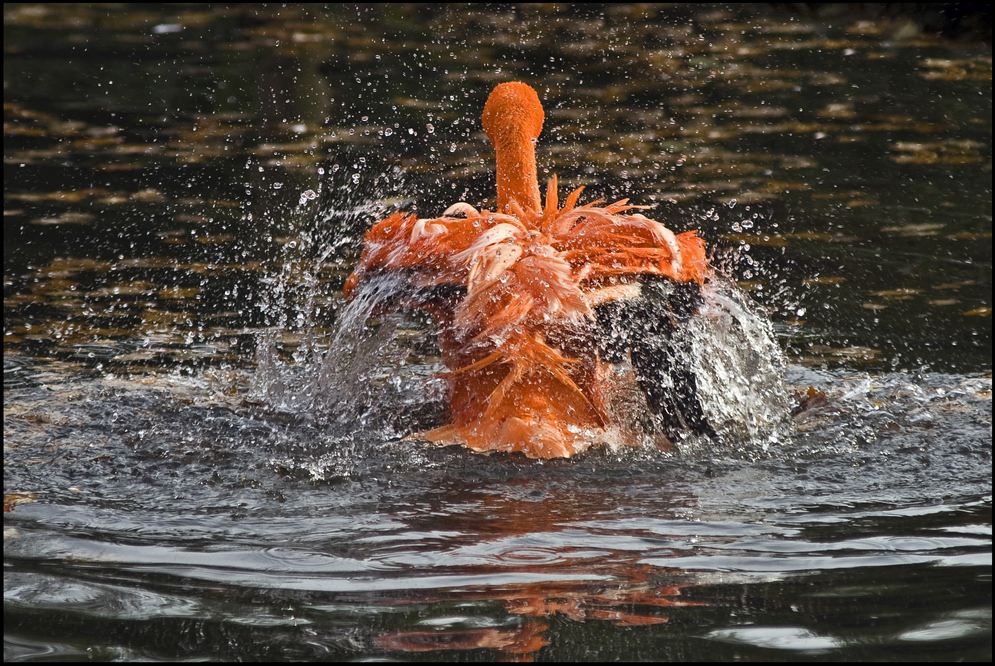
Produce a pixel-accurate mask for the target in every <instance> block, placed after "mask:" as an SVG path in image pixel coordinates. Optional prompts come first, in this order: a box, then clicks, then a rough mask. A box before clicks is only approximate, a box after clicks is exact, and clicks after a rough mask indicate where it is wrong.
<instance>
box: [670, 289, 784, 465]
mask: <svg viewBox="0 0 995 666" xmlns="http://www.w3.org/2000/svg"><path fill="white" fill-rule="evenodd" d="M702 295H703V296H704V299H705V302H704V304H703V306H702V307H701V311H700V312H699V314H698V315H697V316H696V317H693V318H692V319H691V320H690V321H689V322H688V325H687V326H685V327H683V328H682V329H681V330H680V331H679V340H678V342H677V344H678V348H679V349H680V348H683V349H686V350H687V353H689V354H690V357H691V359H692V367H693V368H694V374H695V376H696V378H697V382H698V390H699V395H700V398H701V402H702V409H703V411H704V412H705V415H706V417H707V418H708V421H709V423H711V424H712V427H713V428H714V429H715V431H716V433H717V434H718V435H719V439H720V441H721V442H722V443H723V445H724V446H731V447H733V448H737V449H739V450H740V451H742V452H745V453H751V452H753V453H760V452H766V451H767V449H768V447H769V446H770V445H771V444H774V443H777V442H779V441H782V440H783V439H784V438H786V437H787V436H788V435H789V434H790V421H789V419H788V415H789V412H790V399H789V392H788V389H787V384H786V381H785V371H786V365H787V363H786V361H785V359H784V355H783V353H782V351H781V348H780V346H779V345H778V344H777V340H776V338H775V336H774V330H773V326H772V325H771V323H770V320H769V319H768V318H767V317H766V316H764V315H763V314H762V313H761V312H759V310H758V309H757V306H756V305H754V304H753V303H751V302H750V301H749V300H748V297H747V296H746V295H745V294H744V293H743V292H742V290H740V289H739V288H738V287H736V286H735V285H734V284H732V283H731V282H729V281H727V280H724V279H718V280H713V281H712V283H711V284H710V285H709V286H708V288H706V289H705V290H704V291H703V294H702ZM699 441H701V442H702V443H703V440H699ZM713 446H714V445H713ZM688 449H689V447H687V446H685V447H684V450H685V451H688Z"/></svg>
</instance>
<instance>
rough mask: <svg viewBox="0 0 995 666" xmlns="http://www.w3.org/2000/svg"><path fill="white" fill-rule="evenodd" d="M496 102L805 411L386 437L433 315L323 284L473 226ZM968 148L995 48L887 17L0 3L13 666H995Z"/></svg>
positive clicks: (976, 204) (977, 219) (7, 609)
mask: <svg viewBox="0 0 995 666" xmlns="http://www.w3.org/2000/svg"><path fill="white" fill-rule="evenodd" d="M509 79H520V80H525V81H527V82H529V83H531V84H532V85H534V86H535V87H536V88H537V89H538V90H539V93H540V97H541V98H542V99H543V101H544V104H545V106H546V111H547V118H546V125H545V129H544V132H543V136H542V138H541V140H540V144H539V146H538V154H539V162H540V168H541V169H542V170H544V172H545V173H547V174H552V173H556V174H558V175H559V177H560V180H561V183H562V186H563V188H564V189H567V188H572V187H575V186H578V185H586V186H587V188H588V189H587V196H588V198H587V199H586V200H588V201H589V200H591V199H594V198H598V197H604V198H607V199H615V198H620V197H623V196H628V197H631V198H632V199H633V201H634V202H638V203H653V204H655V205H656V208H655V209H654V210H653V211H652V213H651V216H652V217H654V218H655V219H659V220H661V221H664V222H665V223H667V224H668V226H670V227H671V228H672V229H674V230H675V231H684V230H686V229H692V228H697V229H699V230H700V232H701V234H702V235H703V236H704V237H705V238H706V239H707V241H708V242H709V245H710V246H711V247H712V248H713V258H714V260H715V262H716V263H717V264H719V265H720V266H722V267H723V270H724V271H725V272H726V273H727V274H728V276H729V278H730V279H732V280H735V281H736V282H737V283H738V289H739V290H741V292H742V293H744V294H749V299H750V300H751V301H752V302H754V303H755V306H754V307H755V309H756V310H757V312H759V313H762V314H754V315H752V316H753V317H754V318H755V320H756V321H757V322H758V325H760V324H762V326H760V328H759V329H758V332H757V333H756V335H755V336H753V334H750V335H751V336H753V337H756V338H757V339H758V340H759V339H760V338H762V337H763V336H764V335H769V336H771V339H772V340H774V341H776V345H775V347H779V348H780V350H781V352H777V351H774V349H773V348H772V349H767V348H764V347H762V346H761V347H758V349H761V351H762V352H763V353H762V354H761V355H762V356H764V360H765V362H767V363H769V367H770V368H778V369H780V370H779V377H778V381H772V382H770V383H771V386H769V387H768V386H764V387H763V388H762V389H761V390H760V391H759V392H758V394H759V395H760V396H761V398H762V399H763V400H767V401H768V403H769V402H770V401H771V400H773V397H772V396H774V393H775V392H776V391H775V389H776V388H777V389H778V390H780V389H779V388H778V387H780V384H781V382H782V381H783V390H784V392H786V393H787V394H788V395H790V396H791V401H792V403H793V404H796V405H799V406H800V407H801V408H802V409H801V411H800V413H798V414H796V415H795V416H794V417H787V416H786V417H785V418H783V419H782V420H781V421H780V422H778V423H777V424H768V423H766V422H764V421H762V420H761V421H760V422H759V423H760V425H758V426H756V427H755V428H754V429H752V430H749V429H747V430H749V432H748V434H747V435H744V436H743V437H740V438H738V439H737V438H735V437H730V438H727V440H726V441H725V443H724V444H723V445H721V446H719V445H711V446H706V445H703V444H700V443H699V444H697V445H693V443H688V445H687V446H685V447H684V448H683V449H682V451H681V452H680V453H678V454H673V455H672V454H665V453H662V452H658V451H648V450H647V451H643V450H633V451H626V452H607V451H594V452H591V453H588V454H585V455H583V456H580V457H578V458H576V459H573V460H568V461H550V462H545V463H543V462H536V461H529V460H525V459H523V458H518V457H514V456H500V455H496V456H479V455H474V454H471V453H469V452H467V451H464V450H462V449H455V448H450V449H435V448H425V447H424V446H421V445H419V444H416V443H412V442H407V441H401V438H402V437H403V436H404V435H406V434H407V433H409V432H411V431H413V430H417V429H420V428H424V427H428V426H430V425H432V424H436V423H438V420H439V418H440V417H441V415H442V414H443V413H444V410H445V387H444V384H443V381H442V380H441V379H439V378H438V377H437V373H438V372H439V370H440V369H441V365H440V364H439V362H438V359H437V349H436V348H435V346H434V341H433V339H432V336H431V333H430V328H429V327H428V326H427V324H426V322H425V321H423V320H422V319H421V318H419V317H417V316H415V315H408V314H399V315H394V316H389V317H381V318H373V319H371V320H370V322H369V323H368V325H367V326H366V327H363V325H362V317H358V318H357V320H355V321H353V320H351V319H350V317H352V316H353V315H355V314H356V313H355V312H352V311H350V310H348V309H346V308H344V307H343V304H342V301H341V297H340V289H341V285H342V280H343V279H344V277H345V275H347V274H348V272H349V271H350V269H351V267H352V265H353V264H354V262H355V260H356V258H357V256H358V251H359V248H360V242H361V236H362V232H363V231H364V230H365V229H366V228H367V227H368V226H369V225H370V224H371V223H372V222H373V221H375V220H376V219H378V217H379V216H381V215H382V214H383V213H384V212H385V211H387V210H390V209H391V208H393V207H395V206H398V205H401V206H404V207H407V208H410V209H414V210H416V211H418V212H419V213H420V214H423V215H436V214H439V213H441V211H442V210H444V209H445V207H447V206H448V205H449V204H450V203H453V202H455V201H460V200H464V201H468V202H470V203H472V204H473V205H475V206H487V205H490V206H493V199H492V197H493V191H494V187H493V183H492V179H493V172H492V169H493V167H492V165H491V159H492V158H491V152H490V149H489V147H488V146H487V144H486V140H485V138H484V136H483V133H482V131H481V129H480V125H479V114H480V109H481V108H482V105H483V101H484V99H485V98H486V96H487V93H488V92H489V91H490V89H491V87H493V85H494V84H495V83H498V82H501V81H504V80H509ZM991 119H992V104H991V49H990V46H988V45H984V44H974V43H971V42H965V41H957V42H955V41H950V40H948V39H945V38H942V37H937V36H933V35H928V34H923V33H920V32H919V31H917V30H916V29H915V26H914V25H913V24H912V23H910V22H907V21H904V20H902V19H901V18H896V17H892V18H889V19H887V20H884V19H881V20H870V19H869V18H867V17H861V16H858V15H847V14H843V15H838V16H836V17H835V18H830V19H827V18H822V19H817V18H815V17H812V16H799V15H796V14H791V13H783V14H782V13H778V11H776V10H772V9H770V8H769V7H767V6H763V5H757V6H749V5H747V6H737V7H733V8H730V7H727V6H715V5H696V6H693V7H692V6H682V5H678V6H667V5H625V4H623V5H610V6H599V5H588V6H583V7H581V6H576V7H575V8H573V9H570V8H568V7H567V6H565V5H528V6H505V5H499V6H490V7H488V8H485V9H481V10H477V9H470V8H467V7H465V6H460V5H458V6H442V5H438V6H436V5H397V6H394V5H391V6H389V7H387V6H362V7H357V6H348V5H346V6H334V7H331V8H323V7H318V6H315V7H314V8H305V7H304V6H289V7H283V6H279V5H267V6H246V7H241V6H231V7H229V6H215V7H210V6H207V5H192V4H191V5H166V6H162V5H141V6H125V5H85V4H84V5H61V6H52V5H34V4H21V5H6V6H5V8H4V497H5V509H8V512H6V513H5V520H4V657H5V660H6V661H15V660H67V659H81V658H83V659H95V660H112V659H115V660H144V659H169V660H173V659H184V660H185V659H216V660H218V659H224V660H262V659H277V660H289V659H308V660H325V659H327V660H361V659H391V660H395V659H402V660H440V659H443V660H495V659H501V660H516V659H522V660H525V659H531V660H548V661H567V660H585V661H586V660H591V661H593V660H615V659H625V660H645V661H651V660H686V661H704V660H733V659H737V660H749V661H761V660H763V661H768V660H769V661H774V660H778V661H780V660H783V661H799V660H802V661H828V660H849V661H858V660H875V661H886V660H887V661H940V660H943V661H946V660H955V659H960V660H971V661H990V659H991V656H992V654H991V641H992V626H991V625H992V610H991V609H992V605H991V560H992V555H991V554H992V548H991V526H992V514H991V507H992V501H991V479H992V476H991V447H992V429H991V385H992V382H991V369H992V351H991V350H992V335H991V333H992V330H991V293H992V279H991V267H992V262H991V256H992V255H991V247H992V244H991V240H992V239H991V229H992V216H991V215H992V198H991V191H992V187H991V184H992V149H991V148H992V135H991ZM360 314H362V313H360ZM768 318H769V321H770V323H769V324H767V323H766V322H767V319H768ZM707 321H717V320H706V322H707ZM714 328H715V330H706V331H705V332H703V335H707V336H708V337H709V341H710V343H711V344H713V345H720V346H721V345H722V344H725V345H726V346H727V347H735V346H736V345H735V343H734V342H732V341H731V338H730V339H727V338H725V337H723V336H724V335H725V334H727V333H729V331H728V330H727V329H725V328H723V327H722V326H716V327H714ZM720 329H721V330H720ZM761 329H762V330H761ZM745 330H747V329H745V328H744V329H741V330H740V334H743V331H745ZM758 344H759V343H758ZM717 348H719V347H717ZM775 384H776V385H777V386H775ZM736 390H738V389H735V386H734V384H730V388H729V395H728V396H724V397H727V398H728V399H729V402H730V403H733V402H735V400H734V396H732V393H733V392H734V391H736ZM751 413H753V412H751ZM754 415H755V414H754Z"/></svg>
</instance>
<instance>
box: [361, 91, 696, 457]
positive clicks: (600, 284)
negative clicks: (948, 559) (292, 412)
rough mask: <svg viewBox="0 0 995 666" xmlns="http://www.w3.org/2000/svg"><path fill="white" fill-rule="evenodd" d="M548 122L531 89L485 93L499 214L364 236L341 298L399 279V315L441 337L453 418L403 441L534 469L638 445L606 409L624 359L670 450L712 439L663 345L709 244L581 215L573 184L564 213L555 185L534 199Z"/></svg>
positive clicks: (594, 211)
mask: <svg viewBox="0 0 995 666" xmlns="http://www.w3.org/2000/svg"><path fill="white" fill-rule="evenodd" d="M542 124H543V110H542V105H541V103H540V102H539V97H538V95H537V94H536V92H535V90H533V89H532V88H531V87H530V86H528V85H527V84H525V83H520V82H509V83H502V84H500V85H498V86H497V87H495V88H494V90H493V91H492V92H491V94H490V96H489V97H488V99H487V102H486V104H485V105H484V112H483V126H484V131H485V132H486V134H487V138H488V139H489V140H490V142H491V144H492V145H493V146H494V150H495V152H496V156H497V210H495V211H488V210H479V211H478V210H477V209H476V208H474V207H473V206H471V205H470V204H468V203H462V202H461V203H457V204H454V205H452V206H450V207H449V208H448V209H447V210H446V211H445V212H444V213H443V214H442V217H438V218H431V219H420V218H417V217H416V216H414V215H411V214H407V213H400V212H398V213H394V214H393V215H390V216H389V217H387V218H386V219H384V220H382V221H381V222H378V223H377V224H376V225H374V226H373V227H372V228H371V229H370V230H369V231H368V232H367V234H366V236H365V238H364V247H363V252H362V256H361V258H360V261H359V264H358V266H357V267H356V270H355V271H354V272H353V273H352V274H351V275H350V276H349V277H348V279H347V280H346V283H345V288H344V292H345V295H346V297H347V298H348V297H351V296H352V295H353V294H354V293H355V291H356V290H357V288H358V287H359V286H360V285H361V284H363V283H365V282H368V281H369V280H371V278H373V277H374V276H377V275H382V274H392V275H395V276H400V277H403V278H404V279H405V280H406V284H407V285H408V287H409V288H408V290H407V292H406V294H405V299H406V301H407V303H408V304H409V305H412V306H414V307H419V308H422V309H424V310H426V311H428V312H429V313H430V314H431V316H432V318H433V320H434V322H435V324H436V325H437V327H438V341H439V347H440V349H441V352H442V360H443V362H444V363H445V365H446V367H447V368H448V369H449V372H448V373H447V374H448V376H449V380H450V385H451V396H450V415H449V421H448V423H446V424H445V425H443V426H441V427H438V428H435V429H433V430H429V431H427V432H421V433H418V434H416V435H413V436H412V437H414V438H417V439H420V440H426V441H429V442H434V443H437V444H441V445H449V444H462V445H465V446H467V447H469V448H470V449H473V450H475V451H481V452H484V451H505V452H521V453H524V454H525V455H526V456H528V457H531V458H558V457H570V456H573V455H574V454H576V453H579V452H581V451H583V450H585V449H586V448H588V447H589V446H591V445H592V444H602V443H607V444H620V443H634V438H633V435H632V433H631V430H632V428H631V427H630V426H627V425H626V424H625V423H623V422H622V421H623V420H624V419H622V418H621V417H620V416H619V415H618V414H616V413H614V411H615V410H613V409H612V404H611V403H612V396H613V394H614V393H615V390H614V387H615V385H616V384H617V383H618V382H619V381H620V380H619V377H620V376H621V375H622V374H624V373H621V372H619V371H616V369H617V368H618V367H623V366H620V365H618V364H620V363H623V362H627V365H628V366H631V367H632V368H633V370H632V371H631V373H630V374H631V375H634V379H635V380H636V382H635V384H636V385H638V386H639V388H640V389H642V393H643V395H644V397H645V401H646V403H647V405H648V406H649V408H650V411H651V412H653V413H655V414H657V415H658V417H659V420H660V421H661V422H662V425H663V428H662V429H663V433H664V434H665V435H666V437H667V438H668V440H672V439H674V438H676V437H679V436H681V434H682V433H683V432H687V431H692V432H698V433H705V434H708V435H714V432H713V431H712V430H711V428H710V426H709V425H708V423H707V421H706V420H705V418H704V416H703V414H702V410H701V405H700V404H699V402H698V398H697V390H696V386H695V382H694V376H693V373H692V372H691V370H690V368H689V367H687V365H686V364H685V363H682V360H681V359H680V358H679V355H675V354H674V353H672V352H670V351H669V349H668V345H669V338H670V334H671V333H672V332H673V330H674V329H675V328H676V327H677V326H679V325H680V324H681V323H682V322H683V321H686V320H687V318H688V317H690V316H691V315H692V314H693V313H694V311H695V310H696V308H697V306H698V303H699V302H700V286H701V285H702V284H704V283H705V282H706V281H707V279H708V278H709V276H710V273H711V269H710V268H709V266H708V263H707V260H706V257H705V246H704V242H703V241H702V240H701V239H700V238H699V237H698V235H697V233H696V232H695V231H688V232H685V233H681V234H674V233H673V232H672V231H671V230H669V229H667V227H665V226H664V225H663V224H661V223H660V222H656V221H654V220H651V219H649V218H647V217H645V216H644V215H642V214H641V213H639V212H638V211H639V210H641V209H645V208H648V206H636V205H632V204H629V203H628V199H622V200H620V201H616V202H615V203H612V204H608V205H603V206H599V205H598V204H601V203H603V202H601V201H595V202H592V203H589V204H585V205H579V199H580V195H581V192H582V191H583V189H584V188H583V187H579V188H577V189H576V190H574V191H573V192H572V193H571V194H570V195H569V196H568V197H567V198H566V200H565V201H564V202H563V204H562V206H561V205H560V202H559V198H558V194H557V180H556V176H553V177H552V178H551V179H550V180H549V184H548V186H547V189H546V199H545V202H543V201H542V198H541V194H540V191H539V183H538V180H537V176H536V157H535V143H536V140H537V139H538V137H539V134H540V132H541V130H542ZM654 303H655V304H656V305H657V307H655V308H654V307H649V306H650V305H652V304H654Z"/></svg>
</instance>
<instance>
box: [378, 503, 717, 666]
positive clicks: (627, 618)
mask: <svg viewBox="0 0 995 666" xmlns="http://www.w3.org/2000/svg"><path fill="white" fill-rule="evenodd" d="M502 490H503V491H504V492H502V493H500V494H498V493H492V492H480V493H479V494H477V499H478V500H479V502H478V503H476V506H474V507H473V509H471V510H468V511H464V512H459V513H457V514H456V515H443V516H440V515H438V514H436V515H435V516H434V518H433V519H432V522H431V528H432V529H434V530H440V531H442V530H444V531H447V532H458V533H460V534H463V535H471V534H472V535H475V536H477V537H478V538H479V542H480V543H481V544H487V543H490V544H495V552H494V553H493V563H490V564H487V565H483V566H474V567H472V568H467V567H461V568H460V570H459V573H460V574H464V575H465V574H472V575H481V574H488V573H489V574H493V575H495V576H501V577H507V575H508V574H520V575H522V576H523V577H525V576H528V577H532V578H534V577H537V576H538V577H543V578H544V580H539V581H530V582H523V583H505V584H500V585H494V586H490V585H481V586H476V587H468V586H461V587H460V588H459V589H456V590H454V589H452V588H443V589H438V590H429V591H425V593H424V595H423V596H421V597H420V598H419V599H418V600H417V602H418V603H419V604H432V603H452V602H453V601H454V600H455V601H461V602H466V603H473V602H499V603H500V604H501V605H502V606H503V608H504V610H505V611H506V612H507V613H509V614H510V615H512V616H514V617H517V618H519V620H518V622H517V624H513V623H514V619H513V618H512V619H511V620H510V622H507V623H502V624H501V626H495V627H480V626H473V627H466V628H463V627H454V626H452V625H451V624H449V625H447V626H440V627H439V628H437V629H431V628H429V629H425V628H423V627H419V628H418V629H412V630H401V631H393V632H390V633H385V634H382V635H381V636H379V637H378V639H377V643H378V644H379V645H380V647H382V648H384V649H386V650H394V651H400V652H431V651H436V650H442V651H446V650H452V651H457V650H459V651H464V650H472V649H486V650H493V651H496V652H498V653H501V654H503V655H504V657H505V658H507V659H509V660H515V661H529V660H531V657H532V656H534V655H535V653H536V652H538V651H539V650H540V649H541V648H543V647H545V646H547V645H550V643H551V639H550V638H549V636H548V635H547V634H548V630H549V627H550V622H549V620H551V619H553V618H556V617H559V618H565V619H568V620H570V621H573V622H590V621H600V622H609V623H611V624H612V625H614V626H616V627H647V626H654V625H660V624H665V623H666V622H668V620H669V618H668V615H667V612H666V609H673V608H677V607H686V606H699V605H702V604H701V603H699V602H695V601H693V600H688V599H685V598H683V594H684V591H685V590H686V589H687V588H688V587H689V585H693V583H687V582H682V583H675V582H674V576H667V575H666V572H665V571H664V570H662V569H661V568H660V567H657V566H651V565H648V564H644V563H642V562H641V560H642V559H643V557H644V556H645V555H646V552H645V551H644V550H640V549H638V548H634V547H632V545H631V544H630V545H627V546H625V547H620V548H617V549H613V548H604V547H603V545H602V544H603V543H604V542H605V540H604V539H598V538H597V537H596V536H591V537H590V538H589V539H588V540H589V541H592V542H593V541H597V542H598V543H597V545H593V546H586V545H580V544H575V545H567V546H563V547H561V548H556V547H549V546H547V545H543V546H524V547H523V546H521V543H520V541H518V540H516V539H515V537H518V536H526V535H534V536H536V537H538V538H537V539H536V542H537V543H544V544H545V543H550V542H551V541H552V542H554V543H555V542H556V539H555V538H554V539H552V540H549V539H545V538H543V536H544V535H552V534H554V533H556V532H560V531H563V530H570V531H573V530H577V529H578V528H577V524H578V523H581V522H585V521H594V520H599V519H600V520H606V519H608V518H607V515H606V514H609V515H610V513H611V508H610V507H612V506H617V502H618V497H616V496H614V495H612V494H611V493H610V492H609V493H598V492H596V491H595V492H588V493H584V494H582V493H576V494H574V495H573V496H571V497H563V496H557V497H555V498H554V497H547V498H545V499H541V500H539V501H523V497H527V496H530V495H531V494H533V492H532V491H529V489H528V488H526V487H524V486H523V487H522V488H517V489H516V488H515V485H514V484H512V485H510V486H506V487H504V488H503V489H502ZM516 490H517V491H520V492H516ZM475 494H476V493H475ZM551 495H552V493H551ZM582 495H583V496H582ZM467 499H468V498H466V496H465V495H464V496H463V498H462V503H467ZM686 503H687V500H684V501H681V502H678V503H677V505H678V506H677V508H682V509H683V508H686ZM471 505H472V504H471ZM667 506H668V504H667V502H666V500H664V506H662V507H661V513H663V514H664V515H661V516H660V517H661V518H669V517H673V516H672V515H671V516H668V515H666V514H667V513H668V511H667ZM669 506H670V509H671V510H672V509H673V508H674V505H669ZM415 522H416V523H417V522H418V519H416V520H415ZM426 527H428V525H426ZM509 540H510V541H511V542H513V543H514V542H518V544H519V547H517V548H514V549H508V550H504V551H502V550H501V547H500V544H501V542H503V541H509ZM530 541H531V540H530ZM565 541H566V542H567V543H570V542H571V541H572V540H571V539H566V540H565ZM573 541H576V540H573ZM581 541H584V539H581ZM608 541H609V542H610V540H608ZM659 554H660V550H656V549H655V550H654V556H659ZM675 573H677V574H678V575H679V572H675ZM663 577H666V578H667V580H666V581H664V580H661V578H663ZM396 601H397V602H398V603H399V604H410V603H412V602H413V600H412V599H411V598H407V599H404V600H400V599H398V600H396Z"/></svg>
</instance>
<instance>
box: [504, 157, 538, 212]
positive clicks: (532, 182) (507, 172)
mask: <svg viewBox="0 0 995 666" xmlns="http://www.w3.org/2000/svg"><path fill="white" fill-rule="evenodd" d="M496 153H497V207H498V211H499V212H502V213H507V212H508V209H509V207H510V205H511V202H512V201H517V202H518V205H519V206H521V207H522V208H524V209H526V210H529V209H531V210H533V211H536V212H538V211H540V210H541V209H542V199H541V195H540V193H539V178H538V174H537V173H536V152H535V145H534V144H533V143H532V141H531V140H524V141H521V142H518V143H515V144H512V145H510V146H506V147H504V148H500V149H496Z"/></svg>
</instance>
